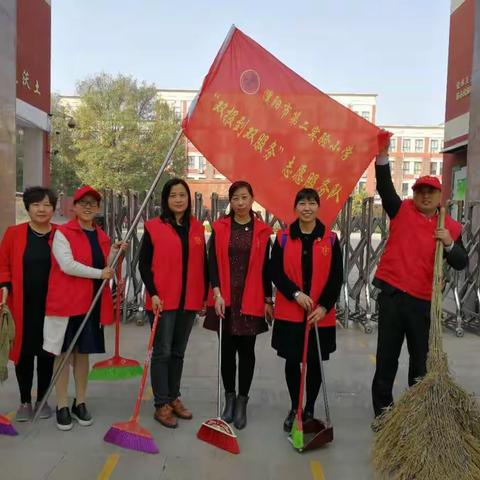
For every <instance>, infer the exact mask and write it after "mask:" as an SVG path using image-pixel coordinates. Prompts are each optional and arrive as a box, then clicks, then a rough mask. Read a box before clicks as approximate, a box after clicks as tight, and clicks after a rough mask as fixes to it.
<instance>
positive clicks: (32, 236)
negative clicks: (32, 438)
mask: <svg viewBox="0 0 480 480" xmlns="http://www.w3.org/2000/svg"><path fill="white" fill-rule="evenodd" d="M23 203H24V205H25V209H26V210H27V212H28V216H29V217H30V221H29V222H26V223H21V224H19V225H13V226H11V227H9V228H7V230H6V232H5V235H4V236H3V240H2V244H1V246H0V311H1V305H2V303H5V302H7V303H8V306H9V308H10V310H11V312H12V314H13V318H14V321H15V342H14V344H13V348H12V349H11V350H10V359H11V360H12V361H13V362H14V363H15V373H16V375H17V381H18V387H19V389H20V406H19V408H18V410H17V416H16V420H17V422H26V421H28V420H30V419H31V417H32V415H33V408H32V383H33V372H34V364H35V357H37V382H38V387H37V404H38V402H39V401H40V400H41V399H42V397H43V395H44V393H45V391H46V390H47V388H48V385H49V384H50V380H51V378H52V370H53V360H54V357H53V355H51V354H49V353H47V352H45V351H44V350H43V349H42V343H43V322H44V318H45V301H46V297H47V288H48V275H49V272H50V243H49V240H50V239H51V237H52V236H53V232H54V229H55V227H54V225H52V224H51V223H50V222H51V220H52V217H53V214H54V213H55V206H56V203H57V197H56V195H55V194H54V193H53V192H52V191H51V190H50V189H48V188H44V187H30V188H27V189H26V190H25V192H23ZM2 296H3V300H2ZM51 415H52V412H51V409H50V407H49V406H48V403H46V404H45V406H44V407H43V409H42V411H41V412H40V418H50V417H51Z"/></svg>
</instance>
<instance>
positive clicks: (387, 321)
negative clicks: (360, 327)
mask: <svg viewBox="0 0 480 480" xmlns="http://www.w3.org/2000/svg"><path fill="white" fill-rule="evenodd" d="M378 308H379V316H378V340H377V366H376V369H375V376H374V377H373V383H372V399H373V410H374V412H375V416H378V415H380V414H381V413H382V410H383V409H384V408H385V407H388V406H390V405H392V404H393V395H392V390H393V384H394V382H395V376H396V374H397V369H398V358H399V356H400V352H401V350H402V345H403V340H404V338H405V337H406V338H407V347H408V353H409V355H410V359H409V368H408V384H409V385H410V386H412V385H413V384H414V383H415V382H416V380H417V379H419V378H421V377H423V376H424V375H425V373H426V371H427V353H428V335H429V329H430V302H429V301H426V300H420V299H418V298H414V297H412V296H410V295H407V294H406V293H403V292H396V293H394V294H393V295H390V294H387V293H385V292H380V294H379V296H378Z"/></svg>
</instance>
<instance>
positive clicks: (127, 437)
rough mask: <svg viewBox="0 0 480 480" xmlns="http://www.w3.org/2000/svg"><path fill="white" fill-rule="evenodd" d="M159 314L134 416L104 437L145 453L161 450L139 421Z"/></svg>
mask: <svg viewBox="0 0 480 480" xmlns="http://www.w3.org/2000/svg"><path fill="white" fill-rule="evenodd" d="M159 315H160V311H157V312H156V313H155V318H154V320H153V326H152V331H151V332H150V339H149V340H148V348H147V355H146V358H145V363H144V365H143V375H142V380H141V382H140V388H139V389H138V396H137V402H136V403H135V408H134V411H133V416H132V418H130V420H129V421H128V422H118V423H114V424H113V425H112V426H111V428H110V430H108V432H107V433H106V434H105V436H104V437H103V439H104V440H105V441H106V442H108V443H113V444H114V445H118V446H119V447H123V448H128V449H129V450H137V451H139V452H145V453H158V451H159V450H158V447H157V445H156V443H155V440H154V439H153V437H152V434H151V433H150V432H149V431H148V430H147V429H146V428H144V427H142V426H141V425H140V423H139V422H138V416H139V413H140V406H141V404H142V397H143V392H144V390H145V383H146V381H147V373H148V367H149V366H150V359H151V358H152V350H153V340H154V338H155V332H156V331H157V325H158V317H159Z"/></svg>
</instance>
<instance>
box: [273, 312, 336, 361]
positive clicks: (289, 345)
mask: <svg viewBox="0 0 480 480" xmlns="http://www.w3.org/2000/svg"><path fill="white" fill-rule="evenodd" d="M317 328H318V327H317ZM318 333H319V337H320V349H321V351H322V359H323V360H329V358H330V354H331V353H333V352H334V351H335V350H336V349H337V343H336V327H335V326H333V327H320V328H318ZM304 336H305V322H302V323H295V322H286V321H284V320H275V323H274V324H273V332H272V347H273V348H274V349H275V350H276V351H277V355H278V356H279V357H282V358H285V359H287V360H290V361H292V362H298V363H300V362H301V361H302V354H303V341H304ZM315 337H316V335H315V331H314V330H313V328H312V329H311V330H310V334H309V338H308V357H309V358H312V359H313V358H318V350H317V340H316V338H315ZM312 355H313V356H314V357H312Z"/></svg>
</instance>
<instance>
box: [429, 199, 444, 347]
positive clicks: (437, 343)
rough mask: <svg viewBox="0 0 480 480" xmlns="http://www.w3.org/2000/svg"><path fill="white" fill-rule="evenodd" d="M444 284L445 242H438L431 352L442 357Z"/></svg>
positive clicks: (440, 221) (441, 222)
mask: <svg viewBox="0 0 480 480" xmlns="http://www.w3.org/2000/svg"><path fill="white" fill-rule="evenodd" d="M444 225H445V208H444V207H441V208H440V213H439V215H438V223H437V228H444ZM442 283H443V242H442V241H441V240H437V241H436V248H435V263H434V267H433V286H432V303H431V307H430V322H431V325H430V329H431V335H430V339H429V343H430V344H429V350H431V352H432V354H434V355H441V354H442V351H443V346H442V297H441V295H442Z"/></svg>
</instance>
